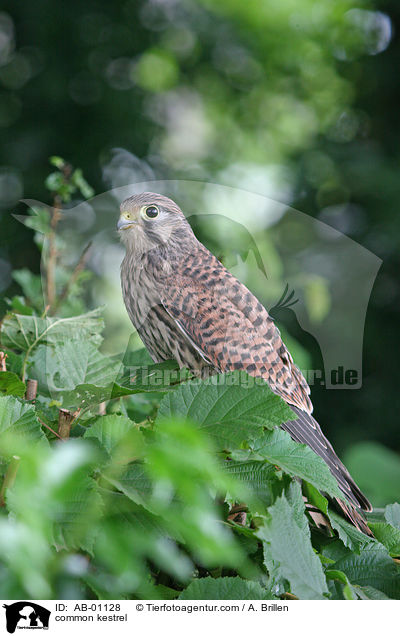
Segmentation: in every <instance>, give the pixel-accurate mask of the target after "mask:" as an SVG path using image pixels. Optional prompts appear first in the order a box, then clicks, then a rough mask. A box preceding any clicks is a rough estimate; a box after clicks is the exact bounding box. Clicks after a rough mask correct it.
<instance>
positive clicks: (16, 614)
mask: <svg viewBox="0 0 400 636" xmlns="http://www.w3.org/2000/svg"><path fill="white" fill-rule="evenodd" d="M3 607H4V608H5V610H6V621H7V631H8V633H9V634H13V633H14V632H15V630H16V629H48V628H49V618H50V613H51V612H50V611H49V610H48V609H46V608H45V607H42V606H41V605H37V604H36V603H32V602H31V601H18V603H12V604H11V605H3Z"/></svg>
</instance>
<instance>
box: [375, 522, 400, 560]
mask: <svg viewBox="0 0 400 636" xmlns="http://www.w3.org/2000/svg"><path fill="white" fill-rule="evenodd" d="M368 525H369V527H370V528H371V530H372V532H373V533H374V536H375V538H376V539H377V540H378V541H379V543H382V545H384V546H385V548H386V549H387V550H388V552H389V554H390V556H392V557H398V556H399V555H400V529H399V528H394V527H393V526H392V525H391V524H390V523H385V522H383V521H375V522H373V521H370V522H369V524H368Z"/></svg>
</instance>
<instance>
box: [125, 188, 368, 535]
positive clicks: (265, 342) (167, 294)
mask: <svg viewBox="0 0 400 636" xmlns="http://www.w3.org/2000/svg"><path fill="white" fill-rule="evenodd" d="M148 210H150V212H147V211H148ZM150 213H151V216H147V215H148V214H150ZM118 229H119V230H120V235H121V239H122V241H123V242H124V243H125V245H126V256H125V258H124V260H123V263H122V266H121V282H122V292H123V297H124V301H125V305H126V308H127V311H128V314H129V317H130V319H131V321H132V323H133V324H134V326H135V327H136V328H137V330H138V332H139V335H140V337H141V338H142V340H143V342H144V344H145V345H146V347H147V348H148V350H149V352H150V354H151V356H152V358H153V360H155V361H162V360H168V359H175V360H177V362H178V363H179V365H180V366H185V367H188V368H189V369H192V370H194V371H197V372H198V373H200V374H202V375H203V376H204V375H206V374H207V373H210V372H216V371H218V372H226V371H231V370H234V369H243V370H245V371H246V372H247V373H248V374H249V375H252V376H254V377H262V378H263V379H264V380H266V381H267V382H268V384H269V386H270V387H271V389H272V390H273V391H274V393H276V394H278V395H279V396H280V397H282V398H283V399H284V400H285V401H286V402H287V403H288V404H289V405H290V406H291V407H292V409H293V411H294V413H295V414H296V416H297V419H294V420H292V421H290V422H286V423H285V424H284V425H283V426H282V428H284V429H285V430H286V431H288V432H289V433H290V435H291V437H292V438H293V439H294V440H296V441H298V442H302V443H305V444H307V445H308V446H310V447H311V448H312V449H313V450H314V451H315V452H316V453H317V454H318V455H320V456H321V457H322V458H323V459H324V461H325V462H326V463H327V465H328V466H329V468H330V470H331V472H332V474H333V475H334V476H335V478H336V480H337V482H338V485H339V487H340V489H341V490H342V492H343V493H344V495H345V496H346V499H347V501H348V505H347V504H345V503H343V502H341V501H340V500H338V501H337V504H338V506H339V507H340V508H341V510H342V512H343V514H344V515H345V516H346V517H347V518H348V519H349V520H350V521H351V523H353V524H354V525H355V526H356V527H358V528H359V529H360V530H361V531H362V532H365V533H366V534H371V532H370V530H369V528H368V526H367V524H366V522H365V520H364V518H363V517H362V515H361V514H360V513H359V512H358V509H363V510H371V505H370V503H369V502H368V500H367V499H366V497H365V496H364V495H363V494H362V493H361V491H360V489H359V488H358V486H357V485H356V484H355V482H354V481H353V479H352V478H351V476H350V474H349V472H348V471H347V469H346V468H345V467H344V466H343V464H342V463H341V461H340V460H339V458H338V457H337V455H336V453H335V452H334V450H333V448H332V446H331V444H330V443H329V442H328V440H327V439H326V437H325V436H324V435H323V433H322V431H321V429H320V427H319V424H318V423H317V422H316V421H315V419H314V418H313V417H312V415H311V413H312V403H311V400H310V396H309V394H310V389H309V387H308V385H307V382H306V380H305V379H304V377H303V375H302V374H301V372H300V370H299V369H298V367H297V366H296V365H295V364H294V363H293V359H292V357H291V355H290V353H289V351H288V350H287V348H286V346H285V344H284V343H283V342H282V339H281V335H280V332H279V329H278V328H277V327H276V325H275V324H274V321H273V320H272V318H271V317H270V316H269V314H268V312H267V310H266V309H265V308H264V307H263V306H262V305H261V303H260V302H259V301H258V300H257V298H255V296H253V294H252V293H251V292H250V291H249V290H248V289H247V287H245V285H243V284H242V283H241V282H240V281H238V280H237V279H236V278H235V277H234V276H233V275H232V274H231V273H230V272H228V270H227V269H226V268H225V267H224V266H223V265H222V264H221V263H220V262H219V261H218V260H217V259H216V258H215V256H213V254H211V252H209V251H208V250H207V249H206V248H205V247H204V245H202V244H201V243H200V242H199V241H198V240H197V238H196V237H195V235H194V234H193V232H192V229H191V228H190V225H189V224H188V222H187V221H186V219H185V217H184V215H183V213H182V211H181V210H180V208H179V207H178V206H177V205H176V203H174V202H173V201H171V199H168V198H166V197H163V196H162V195H159V194H154V193H151V192H145V193H142V194H139V195H135V196H133V197H130V198H129V199H126V200H125V201H124V202H123V203H122V205H121V216H120V220H119V223H118Z"/></svg>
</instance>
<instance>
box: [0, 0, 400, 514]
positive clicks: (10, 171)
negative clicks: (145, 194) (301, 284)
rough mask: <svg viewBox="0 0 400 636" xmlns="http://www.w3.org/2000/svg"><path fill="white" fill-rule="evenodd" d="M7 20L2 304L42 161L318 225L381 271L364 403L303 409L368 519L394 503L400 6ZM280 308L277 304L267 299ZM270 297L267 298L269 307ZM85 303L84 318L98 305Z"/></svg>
mask: <svg viewBox="0 0 400 636" xmlns="http://www.w3.org/2000/svg"><path fill="white" fill-rule="evenodd" d="M2 6H3V8H2V12H1V13H0V127H1V147H0V212H1V216H2V218H1V228H2V229H1V236H0V241H1V243H0V292H1V294H2V296H5V297H6V296H7V297H10V296H12V295H13V294H15V293H20V288H19V286H18V284H17V282H16V281H15V280H13V278H12V270H13V269H20V268H23V267H27V268H28V269H30V270H31V271H33V272H39V268H40V253H39V251H38V249H37V246H36V245H35V243H34V242H33V241H32V232H31V231H30V230H29V229H27V228H24V227H23V226H22V225H21V224H20V223H18V221H17V220H15V219H14V218H13V217H12V216H11V212H17V211H18V212H20V213H24V211H25V207H24V206H23V205H21V204H19V203H18V202H19V200H20V199H21V198H23V197H26V198H32V199H38V200H40V201H47V202H50V199H49V194H48V192H47V191H46V190H45V187H44V180H45V177H46V176H47V174H48V172H49V166H48V157H49V156H50V155H54V154H56V155H61V156H62V157H65V158H66V159H67V160H69V161H71V163H73V164H74V165H75V166H79V167H81V168H82V169H83V172H84V174H85V176H86V178H87V180H88V182H89V183H90V184H91V185H92V186H93V187H94V188H95V190H96V192H98V193H100V192H103V191H105V190H107V189H109V188H110V187H116V186H122V185H125V184H127V183H130V182H132V183H134V182H137V181H143V180H145V179H152V178H155V179H173V180H176V179H188V180H201V181H206V182H215V183H225V184H227V185H233V186H238V187H242V188H245V189H248V190H253V191H255V192H259V193H261V194H266V195H267V196H269V197H272V198H273V199H275V200H277V201H281V202H284V203H285V204H288V205H290V206H292V207H293V208H296V209H298V210H300V211H302V212H305V213H306V214H308V215H311V216H314V217H316V218H318V219H320V220H322V221H324V222H325V223H327V224H328V225H331V226H332V227H334V228H336V229H338V230H339V231H341V232H343V233H344V234H346V235H348V236H350V237H351V238H353V239H354V240H355V241H357V242H358V243H360V244H361V245H363V246H364V247H365V248H367V249H368V250H370V251H371V252H373V253H374V254H376V255H377V256H378V257H380V258H381V259H382V260H383V264H382V267H381V268H380V270H379V273H378V276H377V278H376V281H375V285H374V288H373V290H372V295H371V299H370V303H369V307H368V312H367V316H366V321H365V333H364V353H363V385H362V388H361V389H358V390H356V391H345V390H331V391H328V390H326V389H324V388H323V387H322V386H316V387H315V388H314V390H313V401H314V404H315V411H316V414H317V416H318V419H319V420H320V422H321V424H322V426H323V428H324V431H325V432H326V434H327V436H328V437H329V439H330V440H331V441H332V443H333V445H334V446H335V448H336V449H337V450H338V452H339V453H341V454H342V455H343V456H344V458H345V460H346V459H347V462H348V464H349V467H350V468H351V469H352V470H353V472H354V476H355V477H356V478H358V481H359V485H360V486H361V488H364V489H365V490H366V494H369V495H370V496H372V497H373V501H374V503H375V504H376V505H381V504H383V503H385V501H386V500H387V501H392V500H393V498H396V497H397V496H398V495H396V494H395V493H392V492H391V493H390V494H389V493H388V492H387V490H385V488H386V487H387V488H389V487H390V484H392V483H393V480H394V475H395V474H398V460H397V457H396V454H397V453H398V452H399V450H400V444H399V436H398V424H397V419H398V415H397V412H398V408H397V407H398V406H399V390H398V383H399V372H398V360H397V355H396V353H397V350H398V324H399V319H400V302H399V296H400V284H399V279H398V271H399V266H400V256H399V254H400V250H399V243H400V216H399V212H398V204H399V200H400V192H399V185H398V184H399V177H398V166H399V159H400V157H399V155H400V143H399V127H398V124H397V120H398V103H399V95H398V92H399V87H398V86H399V85H398V80H397V76H398V60H399V53H400V51H399V43H398V41H396V38H395V34H396V28H398V27H397V23H398V22H399V18H400V6H399V4H398V3H395V2H393V1H392V2H390V1H386V2H374V3H373V2H357V3H356V2H354V1H352V0H339V1H337V2H334V3H333V2H322V1H320V2H315V0H296V2H294V1H293V0H281V1H280V2H274V1H272V0H260V1H254V0H249V1H247V2H245V3H243V2H239V1H238V0H219V1H218V2H211V1H210V0H208V1H207V0H197V1H196V2H192V1H185V2H177V1H175V0H158V1H157V0H155V1H143V2H141V1H137V0H128V1H126V2H120V1H118V0H117V1H115V2H113V3H109V2H105V0H97V1H95V2H91V1H88V2H85V3H83V4H82V3H80V2H77V0H71V1H70V2H69V3H55V2H52V1H51V0H38V1H37V2H35V3H32V2H28V1H27V0H20V1H19V2H18V3H15V2H12V1H11V0H5V1H3V3H2ZM190 211H191V212H193V208H192V209H191V210H190ZM114 221H115V219H114V220H113V222H114ZM196 231H197V232H198V234H199V236H200V238H202V239H203V240H204V242H206V243H207V244H208V245H209V247H210V249H212V250H213V251H214V252H215V253H216V254H219V253H220V252H223V253H225V254H226V252H227V251H228V252H229V249H228V250H227V246H226V244H224V233H223V232H220V233H219V235H213V234H212V233H210V232H208V233H207V225H206V224H203V225H202V224H201V222H199V223H198V224H197V227H196ZM257 246H258V249H260V252H261V257H262V258H263V260H264V261H268V262H270V261H271V254H274V251H273V246H271V244H270V241H269V239H268V232H267V230H266V231H265V232H264V234H263V232H258V234H257ZM228 257H229V254H228ZM276 257H277V258H279V254H278V255H277V256H276ZM228 260H229V258H228ZM227 265H228V266H229V262H228V263H227ZM256 270H257V267H256V265H254V263H253V265H249V266H248V268H247V271H245V272H244V274H243V279H245V280H246V283H247V284H248V285H249V286H250V287H252V288H253V289H254V291H256V292H257V291H259V284H258V283H257V280H256V278H255V277H256V273H255V272H256ZM235 273H236V272H235ZM253 274H254V281H253V286H252V276H253ZM265 286H266V287H267V286H268V281H266V282H265ZM284 286H285V281H284V280H282V286H281V288H280V289H281V290H283V289H284ZM95 290H97V291H96V293H97V292H98V293H99V294H100V297H101V298H100V300H101V301H102V300H103V297H102V296H101V293H100V292H99V291H98V290H99V288H98V286H97V287H95ZM114 293H115V294H119V289H117V288H116V289H115V290H114ZM312 294H314V296H313V295H312ZM326 294H327V290H326V288H324V286H323V285H322V286H320V288H319V289H318V285H317V286H316V287H315V286H314V287H313V288H312V290H311V298H315V306H319V307H321V306H322V309H321V311H322V312H323V311H324V307H325V311H329V299H328V300H326V298H325V297H326ZM259 295H260V297H261V296H263V294H262V293H261V292H260V294H259ZM279 295H280V293H278V289H274V294H272V296H273V297H274V298H275V299H277V298H279ZM267 297H268V289H266V290H265V294H264V297H262V300H263V302H265V300H266V299H267ZM324 299H325V300H324ZM89 304H91V305H94V304H96V303H95V299H94V298H93V294H92V298H91V299H90V301H89ZM97 304H99V302H97ZM272 304H273V303H272V301H271V303H270V306H271V305H272ZM312 306H313V303H312V302H311V307H312ZM5 309H6V304H5V302H3V303H2V305H1V310H2V311H1V313H4V311H5ZM317 314H318V312H317ZM280 318H282V324H281V322H280ZM318 318H319V317H318V315H315V316H312V315H311V316H310V319H314V320H318ZM277 321H278V322H279V324H280V326H281V327H282V329H283V331H284V332H285V333H286V334H287V336H288V338H289V340H290V342H291V343H293V347H294V348H295V349H296V350H297V351H298V352H299V353H298V356H300V358H301V356H302V355H305V354H304V352H307V353H308V355H309V356H311V358H312V361H311V363H310V366H312V367H313V368H318V365H320V358H319V357H320V351H319V348H318V346H317V345H316V344H315V343H313V342H312V339H311V340H310V338H309V336H308V334H307V333H305V332H303V331H302V330H298V329H296V325H294V326H293V324H290V321H288V322H287V323H285V320H284V316H283V317H282V316H277ZM360 328H362V325H361V327H360ZM296 342H298V343H299V345H300V348H299V345H297V344H295V343H296ZM301 347H302V349H301ZM302 350H303V353H302ZM294 353H296V352H295V351H294ZM295 357H296V356H295ZM296 359H298V358H297V357H296ZM363 440H366V441H367V440H368V441H376V442H378V443H379V444H381V445H384V446H385V447H386V449H385V448H378V447H376V446H371V445H368V444H364V445H363V444H362V443H361V442H363ZM390 466H393V470H389V467H390ZM386 469H387V470H388V471H389V473H388V476H387V477H386V482H385V483H386V484H387V486H386V487H384V486H382V489H383V490H382V492H381V491H379V488H378V492H375V491H374V483H375V481H376V476H377V475H378V474H379V475H380V474H383V473H384V472H385V470H386ZM393 471H394V472H393ZM396 471H397V472H396ZM383 481H384V480H383ZM396 492H397V489H396Z"/></svg>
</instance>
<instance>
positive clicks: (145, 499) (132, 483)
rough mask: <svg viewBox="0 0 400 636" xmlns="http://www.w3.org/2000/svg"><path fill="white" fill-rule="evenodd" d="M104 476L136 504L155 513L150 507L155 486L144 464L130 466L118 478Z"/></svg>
mask: <svg viewBox="0 0 400 636" xmlns="http://www.w3.org/2000/svg"><path fill="white" fill-rule="evenodd" d="M103 476H104V478H105V479H106V481H108V482H109V483H110V484H112V485H113V486H114V487H115V488H116V489H117V490H119V492H121V493H123V494H124V495H125V496H126V497H128V499H130V500H131V501H133V502H134V503H135V504H137V505H139V506H143V508H145V509H146V510H149V511H153V508H152V507H151V505H150V497H151V493H152V491H153V484H152V482H151V480H150V478H149V476H148V471H147V470H146V468H145V466H143V464H138V463H132V464H129V466H128V467H127V468H125V469H124V470H123V472H122V473H121V474H120V475H119V476H118V477H113V476H112V475H110V474H104V475H103Z"/></svg>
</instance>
